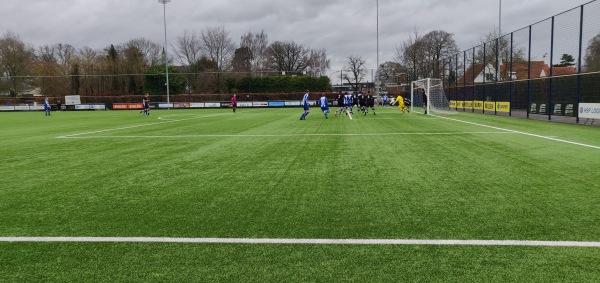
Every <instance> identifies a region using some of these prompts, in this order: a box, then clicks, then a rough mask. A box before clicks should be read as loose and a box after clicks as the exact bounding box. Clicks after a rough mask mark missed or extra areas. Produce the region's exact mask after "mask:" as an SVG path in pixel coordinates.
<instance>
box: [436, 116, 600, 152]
mask: <svg viewBox="0 0 600 283" xmlns="http://www.w3.org/2000/svg"><path fill="white" fill-rule="evenodd" d="M431 116H433V117H437V118H441V119H446V120H450V121H455V122H461V123H466V124H471V125H476V126H480V127H486V128H490V129H494V130H500V131H506V132H510V133H515V134H521V135H526V136H530V137H536V138H541V139H546V140H551V141H556V142H561V143H567V144H571V145H578V146H582V147H588V148H594V149H600V146H595V145H589V144H584V143H578V142H572V141H567V140H562V139H557V138H555V137H547V136H541V135H536V134H531V133H526V132H521V131H515V130H509V129H504V128H500V127H494V126H490V125H484V124H479V123H474V122H469V121H464V120H458V119H454V118H448V117H443V116H438V115H431Z"/></svg>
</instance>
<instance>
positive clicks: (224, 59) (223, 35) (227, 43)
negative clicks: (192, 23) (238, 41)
mask: <svg viewBox="0 0 600 283" xmlns="http://www.w3.org/2000/svg"><path fill="white" fill-rule="evenodd" d="M200 37H201V39H202V43H203V45H202V48H203V50H204V52H205V53H206V56H207V57H208V58H209V59H211V60H213V61H215V62H217V66H218V68H219V71H226V70H229V69H230V68H231V61H232V59H233V55H234V53H235V45H234V43H233V41H232V40H231V38H230V37H229V32H228V31H225V27H223V26H221V27H207V28H205V29H204V30H202V32H201V34H200Z"/></svg>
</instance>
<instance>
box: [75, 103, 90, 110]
mask: <svg viewBox="0 0 600 283" xmlns="http://www.w3.org/2000/svg"><path fill="white" fill-rule="evenodd" d="M75 110H90V106H89V105H87V104H86V105H81V104H80V105H75Z"/></svg>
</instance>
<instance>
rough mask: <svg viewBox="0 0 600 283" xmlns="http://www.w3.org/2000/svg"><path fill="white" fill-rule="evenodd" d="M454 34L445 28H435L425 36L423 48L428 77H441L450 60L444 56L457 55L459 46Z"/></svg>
mask: <svg viewBox="0 0 600 283" xmlns="http://www.w3.org/2000/svg"><path fill="white" fill-rule="evenodd" d="M453 36H454V35H453V34H451V33H448V32H446V31H443V30H434V31H431V32H429V33H427V34H426V35H425V36H423V39H422V40H423V48H424V49H425V50H424V53H425V60H426V61H425V62H424V63H425V64H424V65H423V68H424V69H425V70H426V73H425V75H426V76H427V77H434V78H441V77H442V76H443V70H445V68H446V64H447V63H448V62H449V61H446V60H442V59H444V58H447V57H450V56H451V55H455V54H456V53H457V52H458V46H457V45H456V42H455V41H454V38H453Z"/></svg>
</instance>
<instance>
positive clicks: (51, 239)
mask: <svg viewBox="0 0 600 283" xmlns="http://www.w3.org/2000/svg"><path fill="white" fill-rule="evenodd" d="M0 242H71V243H75V242H86V243H201V244H304V245H446V246H533V247H596V248H597V247H600V242H577V241H521V240H411V239H269V238H261V239H251V238H159V237H0Z"/></svg>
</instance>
